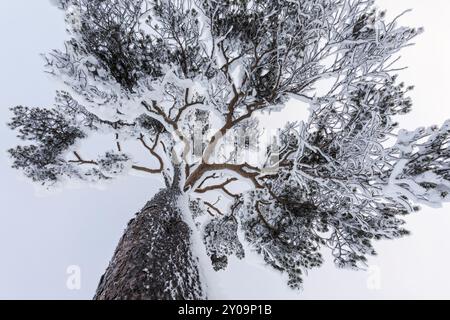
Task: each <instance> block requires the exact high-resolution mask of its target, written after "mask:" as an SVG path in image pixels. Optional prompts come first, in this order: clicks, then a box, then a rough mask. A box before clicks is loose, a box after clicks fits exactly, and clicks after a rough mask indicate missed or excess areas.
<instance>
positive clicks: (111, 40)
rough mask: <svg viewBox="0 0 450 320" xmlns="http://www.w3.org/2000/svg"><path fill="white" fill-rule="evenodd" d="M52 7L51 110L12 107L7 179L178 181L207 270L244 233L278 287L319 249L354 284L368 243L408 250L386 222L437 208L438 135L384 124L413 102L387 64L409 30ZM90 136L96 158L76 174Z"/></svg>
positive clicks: (217, 4) (325, 14)
mask: <svg viewBox="0 0 450 320" xmlns="http://www.w3.org/2000/svg"><path fill="white" fill-rule="evenodd" d="M56 3H57V4H58V5H59V6H60V8H61V9H63V10H65V13H66V22H67V30H68V32H69V35H70V38H69V39H68V40H67V41H66V42H65V49H64V50H54V51H53V52H51V53H49V54H47V55H45V59H46V71H47V72H49V73H50V74H51V75H53V76H55V77H57V78H58V79H59V80H60V81H61V83H62V84H64V85H65V89H64V91H60V92H58V93H57V98H56V103H55V105H54V106H51V107H49V108H29V107H24V106H18V107H15V108H12V110H13V114H14V115H13V118H12V120H11V122H10V127H11V128H12V129H15V130H18V132H19V138H21V139H22V140H25V141H28V142H30V143H31V144H30V145H20V146H17V147H16V148H14V149H11V150H10V151H9V152H10V154H11V156H12V158H13V161H14V162H13V166H14V168H16V169H21V170H23V171H24V173H25V174H26V176H28V177H29V178H31V179H33V180H34V181H36V182H39V183H41V184H44V185H46V186H54V185H58V184H59V183H60V182H62V181H68V180H72V179H77V180H87V181H90V182H95V181H99V180H105V179H112V178H114V177H117V176H118V175H120V174H125V173H127V172H129V171H131V170H135V171H140V172H143V173H148V174H161V176H162V177H163V178H164V179H165V181H166V183H167V185H170V181H171V180H172V178H173V173H174V171H175V170H174V166H181V167H182V168H183V170H182V177H181V178H180V188H181V189H182V190H183V192H184V193H186V194H188V195H189V197H190V209H191V212H192V214H193V215H194V218H196V219H197V220H198V221H200V222H201V223H200V225H201V227H200V228H199V231H200V232H202V235H203V237H204V242H205V245H206V249H207V252H208V254H209V256H210V257H211V261H212V263H213V265H214V268H215V269H217V270H218V269H222V268H225V267H226V265H227V257H228V256H229V255H232V254H234V255H236V256H238V257H239V258H243V257H244V254H245V253H244V250H243V246H242V243H241V241H242V239H240V238H239V236H238V232H239V230H242V232H243V235H244V237H243V240H245V241H247V242H248V243H249V244H250V245H251V247H252V248H254V249H255V250H256V251H257V252H258V253H259V254H261V255H262V257H263V258H264V260H265V261H266V263H267V264H269V265H271V266H272V267H273V268H275V269H278V270H281V271H283V272H286V273H287V274H288V275H289V285H290V286H291V287H293V288H299V287H300V286H301V283H302V275H303V273H304V272H305V271H306V270H307V269H310V268H313V267H318V266H320V265H321V264H322V262H323V258H322V254H321V253H322V248H329V249H330V250H331V252H332V254H333V257H334V260H335V263H336V265H337V266H339V267H350V268H362V267H364V265H365V262H366V259H367V256H368V255H374V254H375V251H374V249H373V246H372V243H373V241H374V240H379V239H393V238H398V237H401V236H404V235H406V234H408V231H407V230H405V229H404V228H403V224H404V221H403V220H402V216H404V215H407V214H408V213H410V212H413V211H417V210H419V207H418V205H420V204H424V205H429V206H433V207H435V206H439V205H440V204H441V203H442V202H445V201H448V200H449V199H450V196H449V190H450V174H449V155H450V149H449V133H450V122H445V123H444V124H443V125H442V126H440V127H438V126H435V127H430V128H419V129H417V130H415V131H412V132H409V131H405V130H399V128H398V122H397V121H398V117H399V116H401V115H403V114H406V113H408V112H409V111H410V110H411V107H412V102H411V99H410V98H409V97H408V92H409V91H410V90H412V89H413V88H412V87H408V86H406V85H404V84H403V83H401V82H400V83H399V82H398V79H397V78H398V76H397V73H398V72H399V71H400V70H401V68H400V67H398V66H397V61H398V52H399V51H400V50H401V49H402V48H404V47H406V46H409V45H411V40H412V39H413V38H415V37H416V36H417V35H418V34H420V33H421V32H422V30H421V29H416V28H409V27H403V26H399V25H398V19H399V18H400V16H401V15H400V16H398V17H396V18H395V19H393V20H390V21H387V19H386V15H385V12H384V11H380V10H379V9H377V8H376V7H375V5H374V1H373V0H276V1H273V0H220V1H216V0H184V1H183V0H59V1H56ZM292 99H295V100H297V101H298V106H297V107H298V108H309V110H310V116H309V118H308V119H307V120H297V121H296V119H295V115H292V119H291V120H292V121H289V122H288V123H287V125H286V126H285V127H282V128H279V130H278V132H274V133H272V135H271V136H270V139H269V142H268V143H262V142H261V137H262V132H263V131H264V128H262V126H261V125H260V123H259V121H258V117H259V115H260V114H261V113H262V112H277V111H280V110H282V109H283V107H284V106H285V105H286V103H287V102H288V101H291V100H292ZM96 135H101V136H106V137H108V138H109V139H110V141H111V144H110V145H111V146H110V147H109V149H108V148H106V149H107V150H105V151H104V152H103V153H100V154H99V155H98V156H96V157H92V158H88V157H86V156H85V155H84V154H83V153H82V150H81V149H82V147H83V142H85V141H87V140H89V139H90V138H92V137H93V136H96ZM135 142H137V143H139V144H140V145H141V146H142V147H143V150H144V151H145V152H147V153H149V155H150V157H151V159H152V160H151V165H149V164H145V163H140V162H139V161H138V160H137V158H135V156H134V154H133V152H134V150H135V149H134V148H131V147H128V145H129V144H132V143H135ZM102 147H103V146H102ZM244 153H253V154H257V155H258V156H257V157H256V158H257V159H256V160H255V159H252V160H251V161H250V160H248V157H246V156H245V155H243V154H244ZM240 182H247V184H246V188H244V190H243V191H237V190H239V188H238V187H236V186H235V185H236V184H238V183H240ZM211 193H220V194H221V197H219V199H218V201H216V202H213V201H211V200H210V197H209V196H208V194H211ZM208 197H209V198H208ZM222 202H225V204H222Z"/></svg>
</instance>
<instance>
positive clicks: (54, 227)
mask: <svg viewBox="0 0 450 320" xmlns="http://www.w3.org/2000/svg"><path fill="white" fill-rule="evenodd" d="M378 4H379V5H380V7H383V8H387V9H388V13H389V14H390V15H391V16H392V15H395V14H398V13H400V12H402V11H403V10H404V9H408V8H412V9H414V10H413V12H411V13H409V14H408V15H407V16H405V17H404V18H403V19H402V20H401V21H402V23H403V24H406V25H411V26H423V27H425V34H423V35H422V36H420V37H419V38H417V40H416V42H417V45H416V46H415V47H413V48H408V49H407V50H405V51H404V52H403V59H402V64H404V65H407V66H409V69H408V70H406V71H404V72H403V73H402V74H401V77H402V79H403V80H404V81H405V82H407V83H408V84H414V85H415V86H416V89H415V91H414V93H413V99H414V111H413V112H412V113H411V114H410V115H408V116H406V117H404V118H403V120H402V122H401V124H402V126H403V127H406V128H408V129H413V128H415V127H418V126H428V125H431V124H440V123H442V122H443V121H444V119H447V118H450V112H449V109H448V103H449V102H448V98H447V97H448V92H449V89H450V86H449V85H450V81H449V77H448V75H449V74H450V60H449V59H448V57H449V56H450V38H449V37H448V30H449V29H450V19H448V16H447V15H448V12H449V10H450V2H449V1H448V0H432V1H423V0H395V1H392V0H390V1H388V0H380V1H378ZM64 28H65V27H64V23H63V16H62V13H61V12H60V11H58V10H57V9H55V8H54V7H52V6H51V5H50V3H49V1H48V0H0V41H1V42H0V43H1V45H0V137H1V138H0V204H1V206H0V298H7V299H13V298H25V299H29V298H35V299H48V298H53V299H90V298H91V297H92V296H93V294H94V291H95V288H96V286H97V283H98V279H99V278H100V276H101V274H102V273H103V271H104V270H105V268H106V266H107V264H108V261H109V259H110V258H111V256H112V253H113V250H114V248H115V246H116V244H117V242H118V240H119V238H120V236H121V234H122V232H123V228H124V227H125V225H126V223H127V221H128V220H129V219H130V218H131V217H132V215H133V214H134V213H135V212H136V211H138V210H139V209H140V208H141V207H142V206H143V205H144V203H145V202H146V201H147V200H149V199H150V198H151V197H152V195H153V194H154V192H155V191H156V190H157V189H158V188H159V187H160V182H159V181H158V180H157V179H152V178H140V177H134V176H131V177H126V178H122V179H120V180H118V181H116V182H114V183H112V184H111V185H109V186H108V187H107V188H105V189H104V190H99V189H94V188H80V189H64V190H60V191H58V192H57V193H54V194H43V193H42V192H37V191H36V188H35V186H33V185H32V184H31V183H30V182H29V181H27V180H24V179H23V178H21V176H20V174H18V172H16V171H13V170H12V169H10V168H9V162H8V159H7V156H6V150H7V149H8V148H10V147H12V146H14V144H15V142H16V139H15V137H14V134H13V133H12V132H10V131H9V130H8V129H7V128H6V125H5V123H6V122H7V119H8V117H9V112H8V107H11V106H14V105H18V104H22V105H28V106H48V105H50V104H52V102H53V97H54V91H55V89H57V88H58V83H55V82H54V81H53V80H51V79H50V78H49V77H47V76H46V75H45V74H44V73H43V67H42V66H43V61H42V59H41V58H40V56H39V54H40V53H44V52H48V51H50V50H51V49H52V48H60V47H61V46H62V42H63V40H64V39H65V37H66V35H65V32H64ZM290 117H295V114H293V115H290ZM407 226H408V228H409V229H410V230H411V231H412V236H410V237H408V238H404V239H400V240H396V241H391V242H380V243H377V244H376V249H377V251H378V252H379V256H378V257H376V258H371V259H370V260H369V262H370V265H371V268H370V272H355V271H348V270H337V269H336V268H335V267H334V266H333V265H332V263H331V262H330V260H331V259H328V262H327V263H326V264H325V266H324V267H322V268H320V269H318V270H314V271H312V272H310V274H309V276H308V277H307V278H306V279H305V286H304V287H305V288H304V290H303V291H302V292H296V291H292V290H290V289H288V288H287V287H286V285H285V278H284V277H283V276H282V275H280V274H278V273H276V272H273V271H270V269H268V268H266V267H264V266H263V264H262V263H261V261H260V260H259V259H258V258H257V257H252V254H251V253H250V254H249V256H250V258H251V259H248V261H245V262H237V261H235V260H232V261H231V263H230V268H229V270H228V271H226V272H220V273H216V274H214V275H213V279H212V280H213V282H214V283H215V284H216V288H215V289H214V290H213V291H212V293H211V298H268V299H270V298H273V299H282V298H292V299H311V298H331V299H337V298H344V299H345V298H356V299H362V298H376V299H380V298H388V299H389V298H447V299H450V276H449V274H448V270H450V237H449V236H448V234H449V232H448V231H449V230H450V211H449V206H446V207H445V208H442V209H437V210H434V209H424V210H423V211H421V212H420V213H418V214H415V215H413V216H411V217H410V218H408V225H407ZM71 265H76V266H79V267H80V270H81V289H80V290H69V289H68V288H67V286H66V281H67V274H66V271H67V268H68V267H69V266H71Z"/></svg>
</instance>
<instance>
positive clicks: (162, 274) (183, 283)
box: [94, 178, 205, 300]
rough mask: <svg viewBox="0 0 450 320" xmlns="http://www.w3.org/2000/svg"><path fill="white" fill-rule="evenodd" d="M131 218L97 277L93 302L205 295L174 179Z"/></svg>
mask: <svg viewBox="0 0 450 320" xmlns="http://www.w3.org/2000/svg"><path fill="white" fill-rule="evenodd" d="M174 180H176V181H174V183H173V185H172V187H169V188H166V189H164V190H162V191H160V192H159V193H157V194H156V195H155V197H154V198H153V199H152V200H151V201H149V202H148V203H147V205H146V206H145V207H144V208H143V209H142V210H141V211H140V212H138V213H137V214H136V217H135V218H134V219H132V220H131V221H130V222H129V223H128V226H127V228H126V230H125V234H124V235H123V236H122V238H121V239H120V241H119V244H118V246H117V248H116V251H115V253H114V256H113V258H112V259H111V262H110V264H109V266H108V268H107V270H106V272H105V274H104V275H103V276H102V278H101V280H100V283H99V286H98V288H97V292H96V294H95V297H94V299H96V300H117V299H120V300H125V299H126V300H146V299H158V300H174V299H175V300H184V299H188V300H197V299H204V298H205V295H204V293H203V290H202V286H201V283H200V278H199V270H198V263H197V258H196V257H194V256H193V255H192V252H191V230H190V228H189V225H188V224H187V223H186V222H185V221H184V220H183V215H182V212H181V210H180V208H179V205H178V200H179V197H180V195H181V192H180V188H179V184H178V179H177V178H175V179H174Z"/></svg>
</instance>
